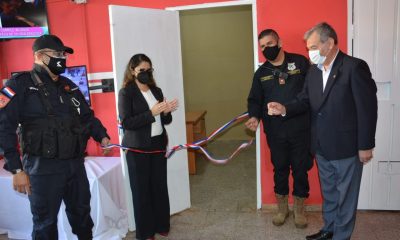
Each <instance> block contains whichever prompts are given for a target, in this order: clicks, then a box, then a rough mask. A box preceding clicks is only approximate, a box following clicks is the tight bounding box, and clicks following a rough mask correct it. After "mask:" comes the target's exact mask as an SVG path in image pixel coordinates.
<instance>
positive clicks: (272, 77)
mask: <svg viewBox="0 0 400 240" xmlns="http://www.w3.org/2000/svg"><path fill="white" fill-rule="evenodd" d="M272 79H274V75H268V76H264V77H261V78H260V81H261V82H263V81H267V80H272Z"/></svg>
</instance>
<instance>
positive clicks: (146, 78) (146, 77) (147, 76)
mask: <svg viewBox="0 0 400 240" xmlns="http://www.w3.org/2000/svg"><path fill="white" fill-rule="evenodd" d="M136 78H137V80H138V81H139V82H140V83H142V84H149V83H150V81H151V73H149V72H147V71H144V72H140V73H139V74H138V75H137V77H136Z"/></svg>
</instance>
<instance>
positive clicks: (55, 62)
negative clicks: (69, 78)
mask: <svg viewBox="0 0 400 240" xmlns="http://www.w3.org/2000/svg"><path fill="white" fill-rule="evenodd" d="M46 55H47V54H46ZM47 56H48V57H49V63H48V64H46V63H44V64H45V65H46V66H47V67H48V68H49V70H50V72H52V73H53V74H55V75H60V74H61V73H64V72H65V68H66V67H67V59H66V58H56V57H52V56H49V55H47Z"/></svg>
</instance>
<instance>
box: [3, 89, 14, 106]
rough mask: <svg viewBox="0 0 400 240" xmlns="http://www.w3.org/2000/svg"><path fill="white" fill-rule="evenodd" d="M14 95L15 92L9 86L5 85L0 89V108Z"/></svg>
mask: <svg viewBox="0 0 400 240" xmlns="http://www.w3.org/2000/svg"><path fill="white" fill-rule="evenodd" d="M14 96H15V92H14V91H13V90H12V89H11V88H9V87H5V88H3V89H1V91H0V108H4V107H5V106H7V104H8V103H9V102H10V100H11V99H12V98H13V97H14Z"/></svg>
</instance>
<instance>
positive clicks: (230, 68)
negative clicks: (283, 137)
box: [179, 5, 257, 211]
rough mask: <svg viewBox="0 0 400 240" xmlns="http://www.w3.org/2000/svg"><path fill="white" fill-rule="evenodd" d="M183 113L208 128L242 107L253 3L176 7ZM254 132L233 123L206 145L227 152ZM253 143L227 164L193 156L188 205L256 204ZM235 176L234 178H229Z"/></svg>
mask: <svg viewBox="0 0 400 240" xmlns="http://www.w3.org/2000/svg"><path fill="white" fill-rule="evenodd" d="M179 13H180V14H179V16H180V29H181V47H182V66H183V68H182V69H183V83H184V95H185V109H186V112H187V113H189V112H191V113H193V112H197V113H200V112H205V111H206V115H205V117H204V120H205V129H206V134H207V135H209V134H210V133H211V132H212V131H213V130H215V129H217V128H219V127H220V126H221V125H222V124H224V123H226V122H227V121H229V120H231V119H232V118H233V117H235V116H237V115H239V114H241V113H243V112H245V111H246V110H247V95H248V93H249V89H250V86H251V81H252V76H253V73H254V52H253V50H254V45H253V41H254V39H253V23H252V21H253V19H252V17H253V15H252V5H240V6H227V7H216V8H203V9H194V10H182V11H180V12H179ZM251 137H255V135H254V134H252V135H249V132H248V131H246V129H245V126H244V124H237V125H235V126H233V127H231V128H230V129H229V130H228V131H226V132H224V133H223V134H222V135H220V136H219V137H217V139H216V140H214V141H213V142H211V143H210V144H208V146H207V150H209V151H210V153H212V155H213V156H215V157H217V158H222V157H226V156H229V155H230V154H231V153H232V152H233V151H234V150H235V148H236V147H237V146H239V145H240V143H241V142H243V141H245V140H248V139H249V138H251ZM256 172H257V170H256V147H255V145H253V146H252V147H250V148H249V149H247V150H245V151H243V152H241V153H240V154H239V155H238V156H237V157H236V158H234V159H233V160H232V161H231V162H230V163H229V164H228V165H225V166H216V165H213V164H210V163H208V162H207V160H206V159H205V157H204V156H202V155H197V156H196V174H194V175H191V176H190V188H191V190H190V191H191V203H192V207H193V208H195V209H197V208H199V209H202V210H206V211H210V210H211V211H216V210H225V211H237V210H238V211H243V210H246V209H247V210H248V209H256V206H257V205H256V203H257V175H256ZM233 179H234V181H232V180H233Z"/></svg>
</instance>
